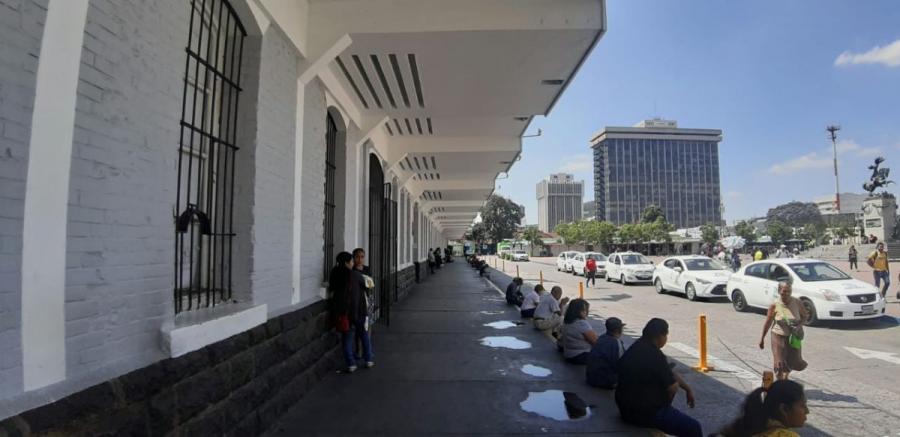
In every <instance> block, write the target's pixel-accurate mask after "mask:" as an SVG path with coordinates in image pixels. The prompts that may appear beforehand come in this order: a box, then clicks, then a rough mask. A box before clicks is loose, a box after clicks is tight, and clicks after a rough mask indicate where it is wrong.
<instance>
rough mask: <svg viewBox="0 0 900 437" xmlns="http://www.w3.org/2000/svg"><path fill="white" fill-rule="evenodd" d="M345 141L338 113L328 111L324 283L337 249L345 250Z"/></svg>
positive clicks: (341, 120)
mask: <svg viewBox="0 0 900 437" xmlns="http://www.w3.org/2000/svg"><path fill="white" fill-rule="evenodd" d="M345 141H346V131H345V127H344V122H343V119H342V118H341V115H340V112H338V111H337V110H335V109H334V108H329V109H328V113H327V114H326V116H325V187H324V189H325V208H324V214H323V217H322V231H323V236H322V237H323V238H322V252H323V256H324V262H323V263H322V267H323V271H322V277H323V278H326V279H325V280H327V278H328V272H329V270H331V266H332V264H334V257H335V254H336V253H337V249H336V248H339V249H342V250H343V248H344V209H345V208H344V197H345V192H346V189H345V185H346V179H347V177H346V171H347V170H346V169H347V166H346V155H347V151H346V147H345V144H344V143H345Z"/></svg>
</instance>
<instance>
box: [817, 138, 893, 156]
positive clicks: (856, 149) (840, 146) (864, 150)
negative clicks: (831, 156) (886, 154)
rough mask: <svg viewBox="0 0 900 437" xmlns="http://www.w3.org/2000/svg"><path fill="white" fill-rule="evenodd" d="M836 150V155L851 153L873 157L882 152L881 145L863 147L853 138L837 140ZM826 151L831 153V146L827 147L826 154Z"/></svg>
mask: <svg viewBox="0 0 900 437" xmlns="http://www.w3.org/2000/svg"><path fill="white" fill-rule="evenodd" d="M837 150H838V155H844V154H847V153H852V154H853V155H854V156H858V157H860V158H874V157H876V156H879V155H881V154H882V153H883V151H882V149H881V147H863V146H860V145H859V144H858V143H857V142H856V141H853V140H841V141H838V143H837ZM828 153H832V151H831V148H828V151H827V153H826V155H827V154H828Z"/></svg>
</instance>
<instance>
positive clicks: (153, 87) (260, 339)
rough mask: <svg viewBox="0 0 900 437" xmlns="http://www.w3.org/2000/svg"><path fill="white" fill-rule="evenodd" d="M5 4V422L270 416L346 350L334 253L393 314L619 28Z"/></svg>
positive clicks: (535, 4) (1, 94) (582, 6)
mask: <svg viewBox="0 0 900 437" xmlns="http://www.w3.org/2000/svg"><path fill="white" fill-rule="evenodd" d="M4 3H5V4H6V5H7V6H6V7H5V9H4V11H3V14H4V19H3V20H2V21H0V36H2V39H3V41H4V43H3V48H4V54H3V58H2V61H0V62H2V64H0V65H3V68H2V69H0V85H2V86H0V132H2V134H0V187H2V190H0V211H2V212H0V259H2V260H3V262H2V268H0V350H2V351H3V353H2V354H0V429H4V427H6V428H7V429H9V428H11V429H24V428H22V427H27V428H28V429H30V432H37V433H39V432H48V433H53V432H57V433H62V434H66V433H69V432H74V431H73V429H72V428H70V427H71V426H74V425H73V424H78V426H79V427H81V428H79V431H80V432H85V433H88V434H90V433H104V432H109V433H115V434H128V433H129V431H130V428H128V427H129V426H134V427H136V428H135V429H140V430H144V431H146V430H148V429H150V428H148V427H151V428H152V430H151V431H152V432H150V433H152V434H155V433H159V434H166V433H169V432H179V430H180V432H187V433H209V432H216V430H219V429H228V430H231V431H233V432H237V433H239V434H249V435H253V434H258V433H261V432H263V431H265V429H266V427H267V426H268V424H270V423H271V421H270V420H268V419H271V418H272V417H275V416H277V415H278V414H280V412H283V411H284V409H286V408H287V407H288V406H290V404H291V403H292V402H293V401H295V400H296V399H297V398H299V397H300V396H302V395H303V394H304V393H305V392H306V391H308V388H309V386H310V385H311V384H312V383H313V382H314V381H315V380H317V379H319V378H320V377H321V376H322V375H324V374H325V373H327V372H330V371H331V370H332V366H333V362H334V361H333V360H334V357H335V356H336V350H337V341H336V337H335V336H334V333H333V332H332V330H331V329H330V324H329V319H328V315H327V312H326V299H327V291H326V290H327V272H328V270H329V268H330V267H331V265H332V264H333V263H334V256H335V255H336V254H337V253H338V252H340V251H350V250H352V249H354V248H357V247H360V248H363V249H365V250H366V252H367V263H368V264H369V265H370V267H371V269H372V272H373V276H374V277H375V280H376V284H377V286H376V290H377V298H376V303H377V307H378V310H377V311H378V317H379V318H380V319H381V321H382V322H383V324H388V323H389V320H390V306H391V304H392V303H393V302H396V301H397V300H399V299H402V298H403V296H404V295H405V294H406V293H408V292H409V290H410V289H411V288H412V284H414V282H415V281H416V280H423V279H424V276H425V275H426V274H427V269H425V268H422V269H419V268H417V267H418V266H417V264H418V263H419V262H422V261H423V260H425V259H426V257H427V254H426V251H427V250H428V249H429V248H435V247H443V246H446V244H447V242H448V241H449V240H451V239H457V238H460V237H461V236H462V235H463V233H464V232H465V231H466V229H467V228H468V227H469V225H470V224H471V222H472V220H473V219H474V218H475V216H476V214H477V211H478V209H479V208H480V207H481V206H482V205H483V203H484V201H485V199H486V198H487V197H488V196H489V195H490V194H491V193H492V192H493V189H494V180H495V179H496V177H497V175H498V174H499V173H501V172H505V171H508V170H509V168H510V167H511V165H512V163H513V162H514V161H515V160H516V158H517V157H518V155H519V154H520V152H521V135H522V134H523V133H524V131H525V128H526V127H527V126H528V124H529V122H530V120H531V118H532V117H533V116H535V115H546V114H547V113H548V112H549V111H550V109H551V108H552V107H553V105H554V103H555V102H556V100H557V99H558V98H559V96H560V95H561V94H562V92H563V91H564V89H565V87H566V85H567V84H568V83H569V81H570V80H571V79H572V78H573V77H574V75H575V73H576V72H577V70H578V68H579V67H580V65H581V63H582V62H583V60H584V58H585V57H586V56H587V55H588V53H589V52H590V50H591V49H592V47H593V46H594V45H595V44H596V43H597V41H598V40H599V39H600V37H601V36H602V35H603V33H604V30H605V5H604V2H603V1H602V0H571V1H567V2H565V3H559V2H552V1H548V0H515V1H513V0H455V1H453V2H446V1H440V0H341V1H326V0H296V1H289V0H170V1H149V0H148V1H140V2H110V1H105V0H12V1H11V2H4ZM579 206H580V202H579ZM61 411H63V412H65V414H62V413H60V412H61ZM226 411H227V413H226ZM3 419H6V420H3ZM17 427H18V428H17ZM155 427H159V429H157V428H155Z"/></svg>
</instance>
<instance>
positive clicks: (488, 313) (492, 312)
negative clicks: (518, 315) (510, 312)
mask: <svg viewBox="0 0 900 437" xmlns="http://www.w3.org/2000/svg"><path fill="white" fill-rule="evenodd" d="M479 312H480V313H481V314H486V315H488V316H499V315H500V314H503V311H479Z"/></svg>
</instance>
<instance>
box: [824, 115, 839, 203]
mask: <svg viewBox="0 0 900 437" xmlns="http://www.w3.org/2000/svg"><path fill="white" fill-rule="evenodd" d="M825 130H827V131H828V133H829V134H831V147H832V148H833V149H834V212H835V213H836V214H840V213H841V186H840V182H839V180H838V162H837V131H839V130H841V127H840V126H838V125H831V126H828V127H826V128H825Z"/></svg>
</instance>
